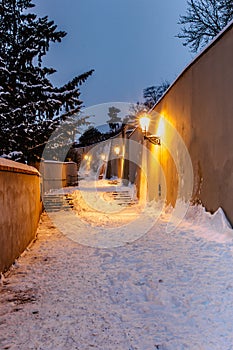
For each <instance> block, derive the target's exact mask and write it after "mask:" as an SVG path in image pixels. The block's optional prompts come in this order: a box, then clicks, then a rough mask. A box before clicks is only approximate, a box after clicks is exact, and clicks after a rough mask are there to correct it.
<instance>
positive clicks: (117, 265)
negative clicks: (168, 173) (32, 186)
mask: <svg viewBox="0 0 233 350" xmlns="http://www.w3.org/2000/svg"><path fill="white" fill-rule="evenodd" d="M194 222H195V220H193V219H192V220H191V219H189V221H188V219H186V221H185V220H184V221H183V223H182V224H181V225H180V226H179V227H178V228H177V229H176V231H175V232H173V233H166V229H165V228H166V224H167V220H166V216H165V215H164V216H162V217H161V219H160V221H159V222H157V224H156V226H155V227H154V228H152V229H151V230H150V231H149V232H148V233H147V234H146V235H144V236H143V237H141V238H140V239H139V240H137V241H135V242H133V243H130V244H127V245H125V246H123V247H118V248H109V249H98V248H92V247H88V246H83V245H80V244H78V243H75V242H73V241H72V240H70V239H68V238H67V237H65V236H64V235H63V234H61V233H60V232H59V231H58V230H57V229H56V228H55V227H54V226H53V223H52V222H51V221H50V219H49V218H48V216H47V215H46V214H43V215H42V220H41V224H40V227H39V229H38V239H37V240H36V242H35V243H34V244H33V245H32V246H31V247H30V249H29V250H28V251H27V252H25V254H23V256H22V257H20V259H19V260H18V262H17V265H16V266H15V267H14V268H12V269H11V271H10V272H9V273H8V274H6V276H5V280H4V281H3V286H2V287H1V293H0V299H1V306H0V349H12V350H13V349H15V350H16V349H17V350H18V349H20V350H28V349H41V350H42V349H43V350H50V349H51V350H55V349H58V350H59V349H80V350H89V349H99V350H136V349H138V350H152V349H164V350H165V349H166V350H167V349H169V350H176V349H177V350H181V349H194V350H198V349H202V350H207V349H208V350H218V349H219V350H220V349H221V350H230V349H233V268H232V266H233V252H232V247H233V242H232V239H231V238H229V237H228V239H226V240H225V241H224V240H221V239H219V241H218V242H217V241H216V237H217V236H218V234H217V233H216V232H215V233H214V231H213V232H212V234H211V230H210V229H208V230H207V228H206V227H204V226H203V225H202V226H201V224H200V226H195V225H194ZM206 231H208V235H209V239H206V237H205V232H206ZM201 236H203V237H201ZM212 237H214V239H213V240H212Z"/></svg>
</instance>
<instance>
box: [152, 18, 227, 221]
mask: <svg viewBox="0 0 233 350" xmlns="http://www.w3.org/2000/svg"><path fill="white" fill-rule="evenodd" d="M154 112H159V113H160V114H162V115H163V116H164V117H165V118H166V119H167V120H168V121H169V122H171V124H172V125H173V126H174V127H175V128H176V129H177V131H178V132H179V134H180V135H181V136H182V138H183V140H184V142H185V144H186V146H187V149H188V151H189V154H190V156H191V160H192V165H193V170H194V190H193V194H192V199H193V201H197V202H198V201H201V202H202V203H203V205H204V206H205V207H206V208H207V210H209V211H210V212H214V211H215V210H216V209H217V208H218V207H222V208H223V210H224V211H225V213H226V215H227V217H228V219H229V220H230V221H231V223H232V224H233V136H232V133H233V22H232V23H231V24H230V25H229V26H228V27H227V28H226V29H225V31H224V32H222V33H221V34H220V35H219V36H218V38H216V39H215V40H214V41H213V42H212V43H211V44H210V45H209V46H208V47H207V48H206V49H205V50H204V51H203V52H202V53H201V54H200V55H199V56H198V57H197V58H196V59H195V60H194V61H193V62H192V63H191V64H190V65H189V66H188V67H187V68H186V69H185V70H184V72H183V73H182V74H181V75H180V76H179V77H178V79H177V80H176V81H175V82H174V84H173V85H172V86H171V87H170V89H169V90H168V91H167V93H166V94H165V95H164V97H163V98H162V99H161V100H160V101H159V102H158V104H157V105H156V106H155V108H154ZM152 124H153V123H152ZM150 132H151V133H152V134H153V133H156V132H157V130H156V127H155V126H154V127H153V126H152V128H151V129H150ZM164 141H165V142H166V143H167V144H169V140H167V139H165V140H164ZM170 145H171V143H170ZM171 147H172V145H171ZM162 158H163V160H162V166H163V170H164V173H165V175H166V184H167V201H168V202H171V203H172V204H174V203H175V200H176V196H177V188H178V183H179V174H178V172H177V167H176V165H175V164H174V161H173V159H172V156H171V154H170V153H169V152H168V150H165V149H164V150H163V154H162ZM184 166H185V163H184Z"/></svg>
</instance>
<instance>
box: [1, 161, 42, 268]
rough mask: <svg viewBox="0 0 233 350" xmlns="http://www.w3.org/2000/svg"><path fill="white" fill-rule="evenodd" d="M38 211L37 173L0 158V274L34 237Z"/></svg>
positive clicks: (32, 169)
mask: <svg viewBox="0 0 233 350" xmlns="http://www.w3.org/2000/svg"><path fill="white" fill-rule="evenodd" d="M41 209H42V202H41V198H40V176H39V173H38V171H37V170H36V169H35V168H33V167H29V166H27V165H24V164H19V163H16V162H13V161H10V160H5V159H1V158H0V210H1V216H0V272H2V271H5V270H6V269H8V268H9V267H10V265H11V264H12V263H13V262H14V260H15V259H16V258H17V257H18V256H19V255H20V254H21V253H22V252H23V251H24V250H25V248H26V247H27V246H28V244H29V243H30V242H31V241H32V240H33V238H34V237H35V234H36V230H37V225H38V221H39V218H40V214H41Z"/></svg>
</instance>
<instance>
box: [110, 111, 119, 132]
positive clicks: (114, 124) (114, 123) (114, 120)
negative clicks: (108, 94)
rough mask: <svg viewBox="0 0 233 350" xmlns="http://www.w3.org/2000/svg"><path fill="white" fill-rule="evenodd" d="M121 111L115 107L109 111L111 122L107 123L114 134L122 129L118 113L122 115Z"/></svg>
mask: <svg viewBox="0 0 233 350" xmlns="http://www.w3.org/2000/svg"><path fill="white" fill-rule="evenodd" d="M120 111H121V110H120V109H119V108H116V107H114V106H112V107H109V109H108V116H109V120H107V123H108V125H109V127H110V130H111V131H112V132H116V131H117V130H118V129H119V127H120V123H121V118H120V117H118V115H117V114H118V113H120Z"/></svg>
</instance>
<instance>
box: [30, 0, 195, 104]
mask: <svg viewBox="0 0 233 350" xmlns="http://www.w3.org/2000/svg"><path fill="white" fill-rule="evenodd" d="M33 3H35V4H36V7H35V8H34V11H35V12H36V13H37V14H38V15H40V16H43V15H48V16H49V18H50V19H53V20H54V21H55V23H56V24H57V25H58V29H60V30H65V31H66V32H67V36H66V37H65V38H64V39H63V41H62V43H57V44H52V46H51V49H50V51H49V53H48V54H47V56H46V59H45V61H44V62H45V64H46V65H47V66H52V67H54V68H55V69H57V73H56V74H55V75H54V77H53V78H52V81H53V82H54V83H55V84H56V85H60V84H63V83H65V82H66V81H68V80H69V79H71V78H72V77H74V76H75V75H78V74H81V73H83V72H85V71H87V70H89V69H92V68H94V69H95V72H94V74H93V76H92V77H90V78H89V79H88V80H87V82H86V83H85V84H84V85H83V87H81V92H82V95H81V98H82V100H83V101H84V104H85V106H86V107H88V106H92V105H95V104H99V103H106V102H116V101H120V102H130V103H134V102H137V101H142V100H143V98H142V90H143V89H144V88H146V87H148V86H151V85H156V84H159V83H160V82H161V81H162V80H165V79H166V80H168V81H170V82H172V81H173V80H174V79H175V78H176V77H177V76H178V75H179V74H180V73H181V71H182V70H183V69H184V68H185V66H186V65H187V64H188V63H189V62H190V61H191V59H192V57H191V54H190V53H189V51H188V48H187V47H184V46H182V43H181V40H180V39H178V38H175V35H176V34H177V33H178V32H179V26H178V25H177V22H178V19H179V15H180V14H184V13H185V10H186V3H187V0H66V1H64V0H34V1H33Z"/></svg>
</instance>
